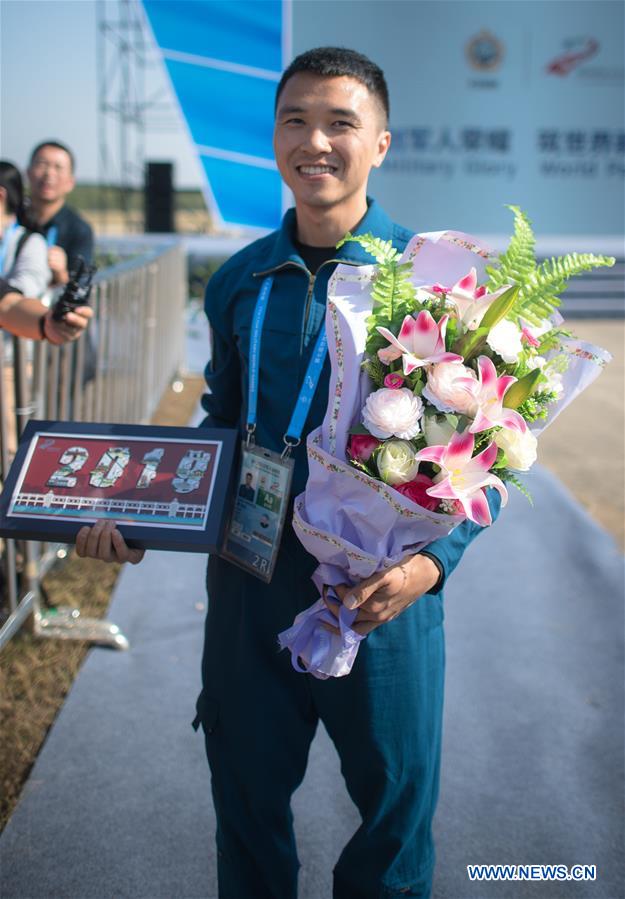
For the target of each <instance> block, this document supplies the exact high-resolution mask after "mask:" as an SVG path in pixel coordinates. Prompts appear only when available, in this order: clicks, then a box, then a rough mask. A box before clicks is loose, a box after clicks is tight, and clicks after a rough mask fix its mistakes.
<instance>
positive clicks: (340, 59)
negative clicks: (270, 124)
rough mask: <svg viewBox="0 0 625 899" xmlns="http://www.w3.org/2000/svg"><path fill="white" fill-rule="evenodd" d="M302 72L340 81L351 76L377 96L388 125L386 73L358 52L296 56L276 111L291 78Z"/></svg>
mask: <svg viewBox="0 0 625 899" xmlns="http://www.w3.org/2000/svg"><path fill="white" fill-rule="evenodd" d="M298 72H310V73H311V74H313V75H321V76H323V77H325V78H340V77H342V76H347V77H348V78H355V79H356V81H360V83H361V84H364V86H365V87H366V88H367V90H368V91H369V93H371V94H373V96H374V97H376V99H377V100H378V102H379V104H380V106H381V107H382V109H383V110H384V115H385V116H386V121H387V122H388V119H389V114H390V102H389V98H388V86H387V84H386V78H385V77H384V72H383V71H382V69H381V68H380V67H379V66H377V65H376V64H375V63H374V62H371V60H370V59H369V58H368V57H367V56H364V55H363V54H362V53H358V52H357V51H356V50H348V49H347V48H346V47H316V48H315V49H314V50H306V52H305V53H300V55H299V56H296V57H295V59H294V60H293V62H292V63H291V64H290V65H289V66H288V68H286V69H285V70H284V73H283V75H282V78H281V79H280V83H279V84H278V88H277V90H276V103H275V108H276V109H277V108H278V100H279V99H280V94H281V93H282V91H283V89H284V85H285V84H286V83H287V81H288V80H289V78H292V77H293V75H297V73H298Z"/></svg>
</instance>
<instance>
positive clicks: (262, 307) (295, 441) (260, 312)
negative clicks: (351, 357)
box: [247, 275, 328, 456]
mask: <svg viewBox="0 0 625 899" xmlns="http://www.w3.org/2000/svg"><path fill="white" fill-rule="evenodd" d="M272 285H273V276H272V275H270V276H269V277H268V278H265V280H264V281H263V283H262V284H261V287H260V291H259V293H258V299H257V300H256V308H255V309H254V318H253V320H252V333H251V337H250V374H249V388H248V402H247V434H248V441H250V440H251V438H252V435H253V433H254V431H255V430H256V413H257V407H258V382H259V373H260V345H261V337H262V331H263V322H264V321H265V313H266V312H267V306H268V304H269V294H270V293H271V288H272ZM327 352H328V339H327V337H326V331H325V328H324V327H322V328H321V330H320V331H319V336H318V337H317V342H316V343H315V348H314V350H313V354H312V356H311V357H310V362H309V363H308V368H307V369H306V374H305V375H304V383H303V384H302V387H301V389H300V392H299V396H298V398H297V402H296V403H295V408H294V409H293V414H292V415H291V420H290V422H289V426H288V428H287V431H286V434H285V435H284V443H285V448H284V451H283V456H288V454H289V452H290V450H291V447H294V446H298V445H299V443H300V441H301V438H302V431H303V430H304V425H305V424H306V419H307V418H308V413H309V411H310V405H311V403H312V400H313V397H314V395H315V391H316V389H317V384H318V383H319V378H320V377H321V372H322V370H323V364H324V362H325V359H326V354H327Z"/></svg>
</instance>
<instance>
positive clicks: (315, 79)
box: [273, 72, 391, 208]
mask: <svg viewBox="0 0 625 899" xmlns="http://www.w3.org/2000/svg"><path fill="white" fill-rule="evenodd" d="M390 139H391V136H390V134H389V132H388V131H387V130H386V126H385V122H384V115H383V112H382V110H381V107H380V104H379V103H378V101H377V99H376V98H375V97H374V96H373V95H372V94H370V93H369V90H368V89H367V88H366V87H365V85H364V84H361V83H360V81H357V80H356V79H355V78H348V77H345V76H341V77H339V78H334V77H332V78H325V77H321V76H319V75H312V74H310V73H308V72H298V73H297V74H296V75H294V76H293V77H292V78H290V79H289V80H288V81H287V83H286V84H285V86H284V89H283V91H282V93H281V95H280V99H279V101H278V108H277V110H276V122H275V128H274V141H273V144H274V152H275V156H276V162H277V163H278V169H279V170H280V174H281V175H282V177H283V179H284V181H285V182H286V184H287V185H288V186H289V187H290V188H291V190H292V191H293V194H294V196H295V200H296V203H297V204H298V205H308V206H313V207H319V208H324V207H326V208H328V207H332V206H336V205H340V204H341V203H345V202H349V200H350V199H351V198H352V197H354V195H356V194H359V193H364V192H365V191H366V186H367V180H368V177H369V172H370V171H371V168H377V167H378V166H380V165H381V164H382V161H383V159H384V157H385V156H386V152H387V150H388V147H389V145H390Z"/></svg>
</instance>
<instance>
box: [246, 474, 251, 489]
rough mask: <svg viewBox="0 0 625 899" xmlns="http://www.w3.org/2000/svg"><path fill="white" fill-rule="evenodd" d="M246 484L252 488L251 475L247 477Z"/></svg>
mask: <svg viewBox="0 0 625 899" xmlns="http://www.w3.org/2000/svg"><path fill="white" fill-rule="evenodd" d="M245 483H246V484H247V486H248V487H251V486H252V475H251V474H246V475H245Z"/></svg>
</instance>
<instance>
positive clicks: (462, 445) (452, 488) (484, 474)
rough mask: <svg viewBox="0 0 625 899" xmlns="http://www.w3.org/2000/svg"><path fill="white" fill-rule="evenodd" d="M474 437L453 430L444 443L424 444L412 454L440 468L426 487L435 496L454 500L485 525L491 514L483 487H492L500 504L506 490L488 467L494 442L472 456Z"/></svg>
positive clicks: (495, 452)
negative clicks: (497, 492) (496, 492)
mask: <svg viewBox="0 0 625 899" xmlns="http://www.w3.org/2000/svg"><path fill="white" fill-rule="evenodd" d="M474 448H475V437H474V436H473V434H471V433H470V431H463V432H462V434H459V433H458V432H457V431H454V433H453V434H452V436H451V440H450V441H449V444H448V445H447V446H426V447H425V449H422V450H419V452H418V453H417V454H416V456H415V459H416V460H423V461H427V462H434V463H435V464H436V465H438V466H439V467H440V469H441V472H440V475H438V477H439V478H440V480H439V481H438V482H437V483H435V484H434V486H433V487H429V488H428V489H427V490H426V493H428V494H429V495H430V496H435V497H438V498H439V499H453V500H457V502H459V503H460V505H461V506H462V508H463V510H464V512H465V514H466V516H467V518H469V519H470V520H471V521H473V522H475V524H479V525H481V526H482V527H485V526H486V525H488V524H491V522H492V517H491V514H490V508H489V506H488V500H487V499H486V493H485V491H484V488H485V487H489V486H490V487H495V489H496V490H498V491H499V493H500V494H501V500H502V505H503V506H505V504H506V503H507V502H508V491H507V490H506V488H505V486H504V484H503V482H502V481H501V480H500V479H499V478H498V477H497V476H496V475H494V474H491V473H490V471H489V469H490V467H491V466H492V465H493V464H494V462H495V460H496V458H497V445H496V444H495V443H489V445H488V446H487V447H486V449H485V450H482V452H481V453H479V454H478V455H477V456H475V457H474V458H472V453H473V450H474Z"/></svg>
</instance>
